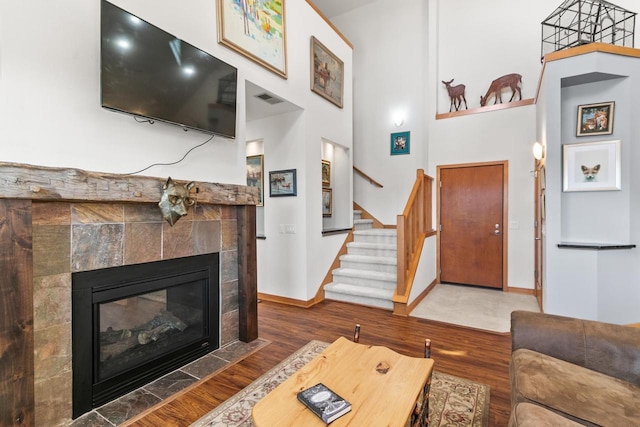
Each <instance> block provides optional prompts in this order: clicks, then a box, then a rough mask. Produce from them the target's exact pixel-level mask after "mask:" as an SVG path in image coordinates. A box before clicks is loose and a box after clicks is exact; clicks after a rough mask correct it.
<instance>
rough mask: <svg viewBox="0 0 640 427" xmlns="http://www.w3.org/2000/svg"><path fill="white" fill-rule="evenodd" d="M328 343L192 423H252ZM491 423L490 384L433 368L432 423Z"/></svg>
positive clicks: (198, 426)
mask: <svg viewBox="0 0 640 427" xmlns="http://www.w3.org/2000/svg"><path fill="white" fill-rule="evenodd" d="M328 345H329V344H327V343H325V342H322V341H311V342H309V343H307V344H306V345H305V346H304V347H302V348H300V349H299V350H298V351H296V352H295V353H293V354H292V355H291V356H289V357H287V358H286V359H285V360H283V361H282V362H280V363H279V364H278V365H277V366H275V367H274V368H272V369H271V370H270V371H268V372H267V373H266V374H264V375H262V376H261V377H260V378H258V379H257V380H255V381H254V382H252V383H251V384H249V385H248V386H247V387H245V388H244V389H243V390H241V391H240V392H238V393H237V394H236V395H235V396H233V397H231V398H230V399H228V400H227V401H225V402H224V403H222V404H221V405H219V406H218V407H217V408H215V409H214V410H212V411H211V412H209V413H208V414H206V415H204V416H203V417H201V418H200V419H199V420H198V421H196V422H195V423H193V424H191V427H214V426H215V427H218V426H220V427H222V426H224V427H240V426H243V427H245V426H253V423H252V421H251V409H252V408H253V406H254V405H255V404H256V403H257V402H258V401H259V400H260V399H262V398H263V397H264V396H266V395H267V393H269V392H270V391H271V390H273V389H274V388H276V387H277V386H278V385H279V384H280V383H282V382H284V381H285V380H286V379H287V378H289V377H290V376H291V375H292V374H293V373H294V372H296V371H297V370H298V369H300V368H302V367H303V366H304V365H306V364H307V363H308V362H309V361H310V360H311V359H313V358H314V357H316V356H317V355H318V354H320V353H321V352H322V350H324V349H325V348H327V346H328ZM488 424H489V386H488V385H485V384H479V383H475V382H473V381H469V380H465V379H462V378H458V377H454V376H453V375H447V374H442V373H440V372H437V371H434V372H433V377H432V379H431V396H430V399H429V425H430V426H431V427H441V426H447V427H466V426H469V427H485V426H487V425H488Z"/></svg>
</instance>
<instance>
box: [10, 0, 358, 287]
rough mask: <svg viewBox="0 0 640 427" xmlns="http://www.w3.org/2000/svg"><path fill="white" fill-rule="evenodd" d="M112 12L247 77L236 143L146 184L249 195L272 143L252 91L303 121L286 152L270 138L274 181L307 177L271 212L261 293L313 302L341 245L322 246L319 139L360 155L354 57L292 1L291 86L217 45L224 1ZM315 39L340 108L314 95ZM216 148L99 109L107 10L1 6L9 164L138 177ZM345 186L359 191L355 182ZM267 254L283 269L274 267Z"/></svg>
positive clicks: (36, 2) (193, 135)
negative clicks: (339, 69)
mask: <svg viewBox="0 0 640 427" xmlns="http://www.w3.org/2000/svg"><path fill="white" fill-rule="evenodd" d="M113 3H114V4H116V5H117V6H119V7H122V8H123V9H125V10H127V11H129V12H131V13H133V14H135V15H137V16H139V17H140V18H142V19H144V20H146V21H148V22H150V23H152V24H154V25H156V26H158V27H160V28H162V29H164V30H165V31H168V32H170V33H172V34H174V35H176V36H177V37H178V38H181V39H183V40H185V41H186V42H188V43H190V44H192V45H194V46H196V47H198V48H200V49H202V50H205V51H207V52H209V53H210V54H212V55H214V56H216V57H218V58H220V59H222V60H224V61H226V62H228V63H230V64H231V65H233V66H235V67H237V68H238V119H237V138H236V140H230V139H225V138H220V137H216V138H214V140H213V141H212V142H210V143H208V144H206V145H205V146H203V147H200V148H198V149H197V150H196V151H194V152H193V153H192V154H191V155H189V156H188V157H187V158H186V159H185V160H184V161H182V162H181V163H179V164H177V165H173V166H162V167H154V168H152V169H150V170H148V171H146V172H144V173H143V174H144V175H149V176H159V177H166V176H168V175H170V176H171V177H172V178H174V179H178V180H196V181H207V182H218V183H231V184H245V183H246V181H245V157H246V145H245V143H246V140H247V139H258V138H262V137H264V136H265V135H266V133H265V135H261V132H255V133H254V134H253V136H252V137H250V138H247V130H246V127H245V116H246V102H245V81H251V82H252V83H254V84H256V85H258V86H260V87H262V88H264V89H265V90H267V91H269V92H271V93H273V94H276V95H277V96H278V97H280V98H283V99H286V100H288V101H289V102H291V103H293V104H295V105H298V106H300V107H301V108H302V110H304V112H303V113H302V112H301V113H298V114H297V115H296V114H290V115H288V116H287V117H284V118H282V119H279V120H280V123H281V124H282V127H283V128H282V129H280V131H281V133H280V134H279V136H278V137H281V136H282V137H284V138H285V139H286V141H287V142H285V143H280V144H274V143H273V141H271V143H269V141H267V138H266V137H265V146H267V145H268V146H269V150H273V151H272V152H271V153H269V152H265V171H268V170H269V169H270V168H271V170H273V169H275V168H276V167H278V168H279V165H283V167H286V168H295V169H297V170H298V197H297V198H281V200H279V201H278V206H280V209H279V210H278V211H277V212H274V213H273V214H272V215H270V216H267V215H266V212H265V218H264V224H265V229H266V235H267V240H265V241H260V242H259V244H258V246H259V254H258V258H259V259H258V263H259V265H261V266H262V267H261V268H260V271H259V272H258V273H259V274H258V278H259V283H258V290H259V291H260V292H265V291H264V290H263V284H262V279H265V283H267V284H268V285H265V286H274V288H270V289H268V290H273V292H274V293H278V294H281V295H283V296H286V297H291V298H300V299H308V298H309V295H315V292H316V290H317V288H318V286H319V285H320V283H321V281H322V279H323V278H324V275H325V273H326V271H327V270H328V268H329V266H330V264H331V261H332V260H333V256H335V253H336V252H337V249H336V244H335V242H333V240H335V238H333V239H322V236H321V230H322V215H321V178H320V161H321V155H322V154H321V140H322V138H326V139H329V140H331V141H335V142H336V143H339V144H341V145H343V146H345V147H347V148H349V149H350V148H351V146H352V136H353V134H352V127H353V124H352V120H351V118H352V114H353V97H352V92H353V90H352V81H353V74H352V59H351V56H352V49H351V47H350V46H349V45H348V44H347V43H346V42H345V41H344V40H342V39H341V38H340V37H339V36H338V35H337V34H336V33H335V32H334V31H333V30H332V29H331V27H330V26H329V25H328V24H327V23H326V22H324V20H323V19H322V18H321V17H320V16H318V15H317V13H316V12H315V11H314V10H313V9H312V8H311V6H310V5H309V4H308V3H307V2H306V1H304V0H289V1H288V2H286V11H285V13H286V31H287V63H288V67H287V68H288V78H287V79H283V78H281V77H279V76H277V75H276V74H274V73H272V72H270V71H268V70H266V69H265V68H263V67H262V66H260V65H258V64H256V63H254V62H253V61H251V60H249V59H247V58H245V57H244V56H242V55H240V54H238V53H236V52H235V51H233V50H230V49H228V48H226V47H224V46H222V45H220V44H218V42H217V32H216V27H217V22H216V15H217V10H216V1H213V0H188V1H183V2H175V1H171V0H156V1H153V2H149V1H144V0H113ZM311 36H315V37H317V38H318V39H319V40H320V41H321V42H322V43H323V44H324V45H325V46H327V48H328V49H330V50H331V51H332V52H333V53H334V54H335V55H336V56H338V57H339V58H340V59H341V60H342V61H343V62H344V66H345V76H344V80H345V85H344V98H343V103H344V108H342V109H341V108H338V107H336V106H335V105H333V104H332V103H330V102H328V101H327V100H326V99H324V98H322V97H320V96H318V95H317V94H315V93H313V92H311V90H310V81H309V80H310V62H311V58H310V38H311ZM207 138H209V136H208V135H205V134H203V133H199V132H195V131H190V132H184V131H183V130H182V129H181V128H179V127H174V126H170V125H167V124H163V123H156V124H154V125H149V124H141V123H137V122H136V121H134V119H133V118H131V117H128V116H126V115H123V114H115V113H113V112H110V111H107V110H103V109H102V108H101V107H100V2H99V1H98V0H94V1H87V0H67V1H65V2H54V1H43V0H24V1H19V2H11V1H5V0H2V2H0V144H1V147H2V153H1V154H0V161H7V162H20V163H29V164H36V165H44V166H57V167H73V168H80V169H85V170H90V171H101V172H111V173H128V172H133V171H136V170H139V169H141V168H143V167H146V166H148V165H150V164H152V163H156V162H173V161H176V160H179V159H180V158H181V157H182V156H183V155H184V154H185V153H186V152H187V151H188V150H189V149H190V148H191V147H193V146H195V145H197V144H200V143H202V142H204V141H205V140H207ZM292 148H293V149H292ZM349 161H350V160H349ZM349 167H350V165H349ZM343 185H345V187H346V188H350V187H351V182H350V180H349V182H345V183H343ZM349 191H350V190H349ZM268 201H270V200H268ZM281 223H288V224H289V223H290V224H295V226H296V230H297V233H296V234H295V235H280V234H279V233H278V232H277V231H274V227H277V225H279V224H281ZM310 233H312V234H313V236H309V234H310ZM262 247H265V249H266V250H265V251H263V250H262V249H261V248H262ZM338 247H339V245H338ZM265 253H267V254H270V255H269V256H273V257H274V258H275V261H274V262H273V263H267V262H266V260H265V259H264V258H265V257H264V254H265ZM318 253H320V254H323V255H322V256H320V257H318V260H316V261H317V262H318V264H319V265H314V266H311V267H310V266H308V259H309V258H310V254H318ZM327 253H332V255H331V261H329V260H326V259H325V258H328V256H327V255H326V254H327ZM288 257H292V258H291V259H288ZM264 266H267V267H264ZM265 269H267V270H268V271H265Z"/></svg>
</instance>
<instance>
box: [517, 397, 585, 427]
mask: <svg viewBox="0 0 640 427" xmlns="http://www.w3.org/2000/svg"><path fill="white" fill-rule="evenodd" d="M580 426H581V424H578V423H576V422H573V421H571V420H570V419H568V418H565V417H563V416H561V415H558V414H556V413H555V412H552V411H549V410H548V409H545V408H543V407H542V406H538V405H534V404H531V403H518V404H517V405H516V406H515V407H514V408H513V410H512V411H511V416H510V417H509V427H580Z"/></svg>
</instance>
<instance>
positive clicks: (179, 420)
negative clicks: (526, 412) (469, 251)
mask: <svg viewBox="0 0 640 427" xmlns="http://www.w3.org/2000/svg"><path fill="white" fill-rule="evenodd" d="M258 319H259V336H260V338H262V339H267V340H270V341H272V343H271V344H269V345H267V346H265V347H264V348H262V349H261V350H259V351H257V352H256V353H253V354H251V355H250V356H248V357H246V358H245V359H244V360H242V361H240V362H238V363H236V364H235V365H232V366H230V367H229V368H227V369H226V370H224V371H222V372H221V373H219V374H218V375H216V376H215V377H213V378H211V379H209V380H207V381H203V382H202V383H201V384H200V385H199V386H197V387H194V388H192V389H190V390H189V391H187V392H185V393H183V394H181V395H179V396H178V397H177V398H175V399H173V400H170V401H168V403H166V404H164V405H163V406H161V407H160V408H158V409H156V410H154V411H153V412H151V413H149V414H147V415H146V416H144V417H143V418H141V419H139V420H137V421H135V422H133V423H132V424H130V425H132V426H136V427H157V426H176V427H183V426H189V425H190V424H191V423H192V422H194V421H195V420H197V419H198V418H200V417H201V416H203V415H204V414H206V413H207V412H209V411H210V410H211V409H213V408H214V407H216V406H217V405H219V404H220V403H221V402H223V401H224V400H226V399H228V398H229V397H231V396H233V395H234V394H235V393H237V392H238V391H240V390H241V389H243V388H244V387H246V386H247V385H249V384H250V383H251V382H252V381H253V380H255V379H256V378H258V377H259V376H260V375H262V374H263V373H265V372H266V371H267V370H269V369H270V368H272V367H273V366H275V365H276V364H277V363H278V362H280V361H281V360H283V359H284V358H285V357H287V356H288V355H290V354H291V353H293V352H294V351H295V350H297V349H298V348H300V347H302V346H303V345H304V344H306V343H307V342H308V341H310V340H313V339H316V340H322V341H327V342H331V341H333V340H335V339H336V338H338V337H339V336H346V337H352V336H353V328H354V325H355V324H356V323H360V324H361V325H362V330H361V333H360V343H362V344H374V345H384V346H387V347H389V348H392V349H393V350H395V351H397V352H400V353H403V354H406V355H411V356H415V357H421V356H422V352H423V345H422V343H423V342H424V338H430V339H431V342H432V353H431V357H432V358H433V359H434V361H435V370H437V371H440V372H443V373H447V374H451V375H456V376H459V377H463V378H468V379H471V380H474V381H477V382H482V383H485V384H488V385H489V386H490V387H491V402H490V413H489V425H490V426H497V427H499V426H506V425H507V424H508V418H509V412H510V403H509V398H510V397H509V393H510V391H509V357H510V353H511V338H510V335H509V334H497V333H491V332H483V331H478V330H473V329H469V328H463V327H456V326H453V325H447V324H444V323H438V322H433V321H429V320H424V319H418V318H412V317H399V316H394V315H392V314H391V312H389V311H386V310H381V309H375V308H368V307H362V306H357V305H352V304H346V303H340V302H334V301H325V302H322V303H320V304H317V305H316V306H314V307H312V308H309V309H304V308H298V307H291V306H286V305H282V304H277V303H271V302H266V301H263V302H261V303H259V304H258Z"/></svg>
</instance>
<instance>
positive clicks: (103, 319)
mask: <svg viewBox="0 0 640 427" xmlns="http://www.w3.org/2000/svg"><path fill="white" fill-rule="evenodd" d="M204 292H205V288H204V287H203V286H202V283H201V281H196V282H191V283H187V284H182V285H178V286H175V287H171V288H168V289H163V290H159V291H155V292H147V293H144V294H141V295H136V296H132V297H127V298H122V299H118V300H116V301H110V302H104V303H99V304H98V328H99V339H98V340H97V342H98V347H99V350H98V352H97V353H96V357H97V359H98V360H97V363H96V365H97V369H96V374H97V380H98V382H100V381H103V380H105V379H108V378H111V377H113V376H114V375H116V374H118V373H121V372H126V371H128V370H129V369H132V368H135V367H137V366H140V365H142V364H144V363H146V362H150V361H153V360H155V359H157V358H158V356H159V355H163V354H166V353H169V352H172V351H174V350H176V349H178V348H180V347H183V346H187V345H189V344H191V343H194V342H196V341H198V340H200V339H201V338H203V337H204V336H205V335H206V333H207V331H206V328H205V325H206V321H205V318H204V314H205V310H204V307H203V304H202V301H204V299H205V295H204ZM97 296H99V294H98V295H97Z"/></svg>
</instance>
